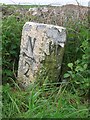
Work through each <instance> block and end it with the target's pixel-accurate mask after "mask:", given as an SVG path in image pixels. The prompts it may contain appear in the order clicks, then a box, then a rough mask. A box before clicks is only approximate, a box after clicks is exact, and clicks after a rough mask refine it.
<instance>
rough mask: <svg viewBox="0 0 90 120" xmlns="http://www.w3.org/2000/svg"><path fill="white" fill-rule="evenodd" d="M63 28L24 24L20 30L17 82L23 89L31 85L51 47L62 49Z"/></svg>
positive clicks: (63, 42)
mask: <svg viewBox="0 0 90 120" xmlns="http://www.w3.org/2000/svg"><path fill="white" fill-rule="evenodd" d="M65 42H66V32H65V28H63V27H60V26H55V25H48V24H41V23H34V22H26V24H25V25H24V27H23V30H22V39H21V46H20V59H19V67H18V80H19V81H20V82H21V84H22V85H23V86H24V87H25V86H28V85H29V84H30V83H33V82H34V81H35V78H36V73H37V72H38V70H39V69H40V68H41V66H42V64H41V62H42V61H43V60H45V56H46V55H50V50H49V49H50V48H51V49H53V47H52V45H54V44H55V45H56V46H61V47H64V44H65Z"/></svg>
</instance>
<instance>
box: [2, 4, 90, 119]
mask: <svg viewBox="0 0 90 120" xmlns="http://www.w3.org/2000/svg"><path fill="white" fill-rule="evenodd" d="M2 7H3V21H2V25H3V26H2V65H3V71H2V75H3V79H2V82H3V85H2V87H3V112H2V115H3V118H19V117H20V118H88V117H90V116H89V112H90V106H89V102H90V101H89V83H90V61H89V56H90V46H89V41H90V40H89V38H90V36H89V32H90V28H89V24H88V16H86V17H85V19H84V21H82V20H80V19H78V20H75V21H73V20H71V19H70V20H68V21H67V22H66V23H64V25H63V26H64V27H66V29H67V44H66V49H65V55H64V59H63V63H62V73H61V76H60V78H61V80H60V82H59V83H57V82H56V83H52V84H51V83H49V82H48V77H47V76H46V74H45V73H44V71H43V72H42V74H41V75H40V77H39V78H38V80H37V81H38V82H36V83H35V84H34V85H33V84H32V85H30V87H29V88H28V89H27V90H23V89H22V88H20V87H19V86H18V84H17V68H18V60H19V51H20V40H21V32H22V27H23V25H24V23H25V22H26V21H29V20H30V21H37V22H39V21H40V20H39V18H37V17H33V16H31V15H28V14H26V15H25V14H20V12H19V11H18V10H20V9H21V8H22V6H6V5H4V6H2ZM29 7H30V6H29ZM29 7H28V6H25V7H24V6H23V10H24V11H27V9H28V8H29ZM42 22H43V21H42ZM52 23H53V20H52V21H51V24H52ZM54 24H55V23H54ZM40 81H44V82H43V83H42V84H39V83H40Z"/></svg>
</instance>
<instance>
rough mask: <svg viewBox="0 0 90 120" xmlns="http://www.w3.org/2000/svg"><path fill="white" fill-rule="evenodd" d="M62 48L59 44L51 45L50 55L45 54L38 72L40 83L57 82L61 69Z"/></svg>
mask: <svg viewBox="0 0 90 120" xmlns="http://www.w3.org/2000/svg"><path fill="white" fill-rule="evenodd" d="M63 52H64V48H62V47H60V46H59V45H58V46H57V45H53V46H52V51H51V53H50V55H46V57H45V60H44V61H42V68H41V69H40V70H39V72H38V75H37V76H38V77H37V78H38V79H39V81H41V84H42V83H44V82H45V80H47V82H49V83H52V82H58V80H59V76H60V70H61V63H62V58H63Z"/></svg>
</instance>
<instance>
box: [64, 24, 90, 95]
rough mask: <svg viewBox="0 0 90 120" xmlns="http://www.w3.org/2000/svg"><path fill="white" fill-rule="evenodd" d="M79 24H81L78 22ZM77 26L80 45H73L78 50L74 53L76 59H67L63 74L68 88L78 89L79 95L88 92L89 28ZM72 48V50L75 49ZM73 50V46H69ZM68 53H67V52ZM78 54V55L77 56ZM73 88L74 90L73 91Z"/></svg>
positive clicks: (89, 82)
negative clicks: (66, 67)
mask: <svg viewBox="0 0 90 120" xmlns="http://www.w3.org/2000/svg"><path fill="white" fill-rule="evenodd" d="M80 26H81V24H80ZM80 26H78V30H79V29H80V30H79V32H78V38H79V39H78V41H79V44H80V46H79V47H78V46H75V47H76V48H75V49H77V50H78V51H77V52H76V53H75V54H74V55H76V54H77V55H76V56H77V57H76V59H74V61H71V60H70V61H68V62H71V63H68V65H67V66H68V68H69V69H68V70H67V73H65V74H64V78H68V79H69V83H70V84H69V88H70V87H71V86H73V87H74V88H75V90H76V91H78V94H79V95H87V94H88V92H89V84H90V76H89V73H90V69H89V67H90V66H89V65H90V61H89V54H90V46H89V38H88V33H89V28H88V29H87V27H84V26H83V25H82V26H83V27H84V28H83V27H80ZM75 49H74V50H75ZM71 50H72V52H73V48H72V47H71ZM80 53H81V54H80ZM68 55H69V54H68ZM74 55H73V56H74ZM78 55H79V56H78ZM75 90H74V92H75Z"/></svg>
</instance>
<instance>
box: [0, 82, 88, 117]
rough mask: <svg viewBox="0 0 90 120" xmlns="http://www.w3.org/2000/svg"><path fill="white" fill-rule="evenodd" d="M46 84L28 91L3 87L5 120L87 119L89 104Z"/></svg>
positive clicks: (32, 86)
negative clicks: (6, 119)
mask: <svg viewBox="0 0 90 120" xmlns="http://www.w3.org/2000/svg"><path fill="white" fill-rule="evenodd" d="M66 86H67V85H66V84H65V85H64V84H62V85H61V86H60V87H56V86H55V84H54V83H53V84H49V83H45V84H43V85H42V86H40V85H39V84H34V85H31V86H30V87H29V88H28V89H27V90H26V91H23V90H21V89H18V88H16V87H15V88H11V87H10V85H9V84H7V85H5V86H3V112H2V113H3V118H86V117H88V103H87V102H86V101H85V99H83V101H81V98H80V97H79V96H77V95H76V94H72V93H70V92H69V91H67V90H66Z"/></svg>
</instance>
